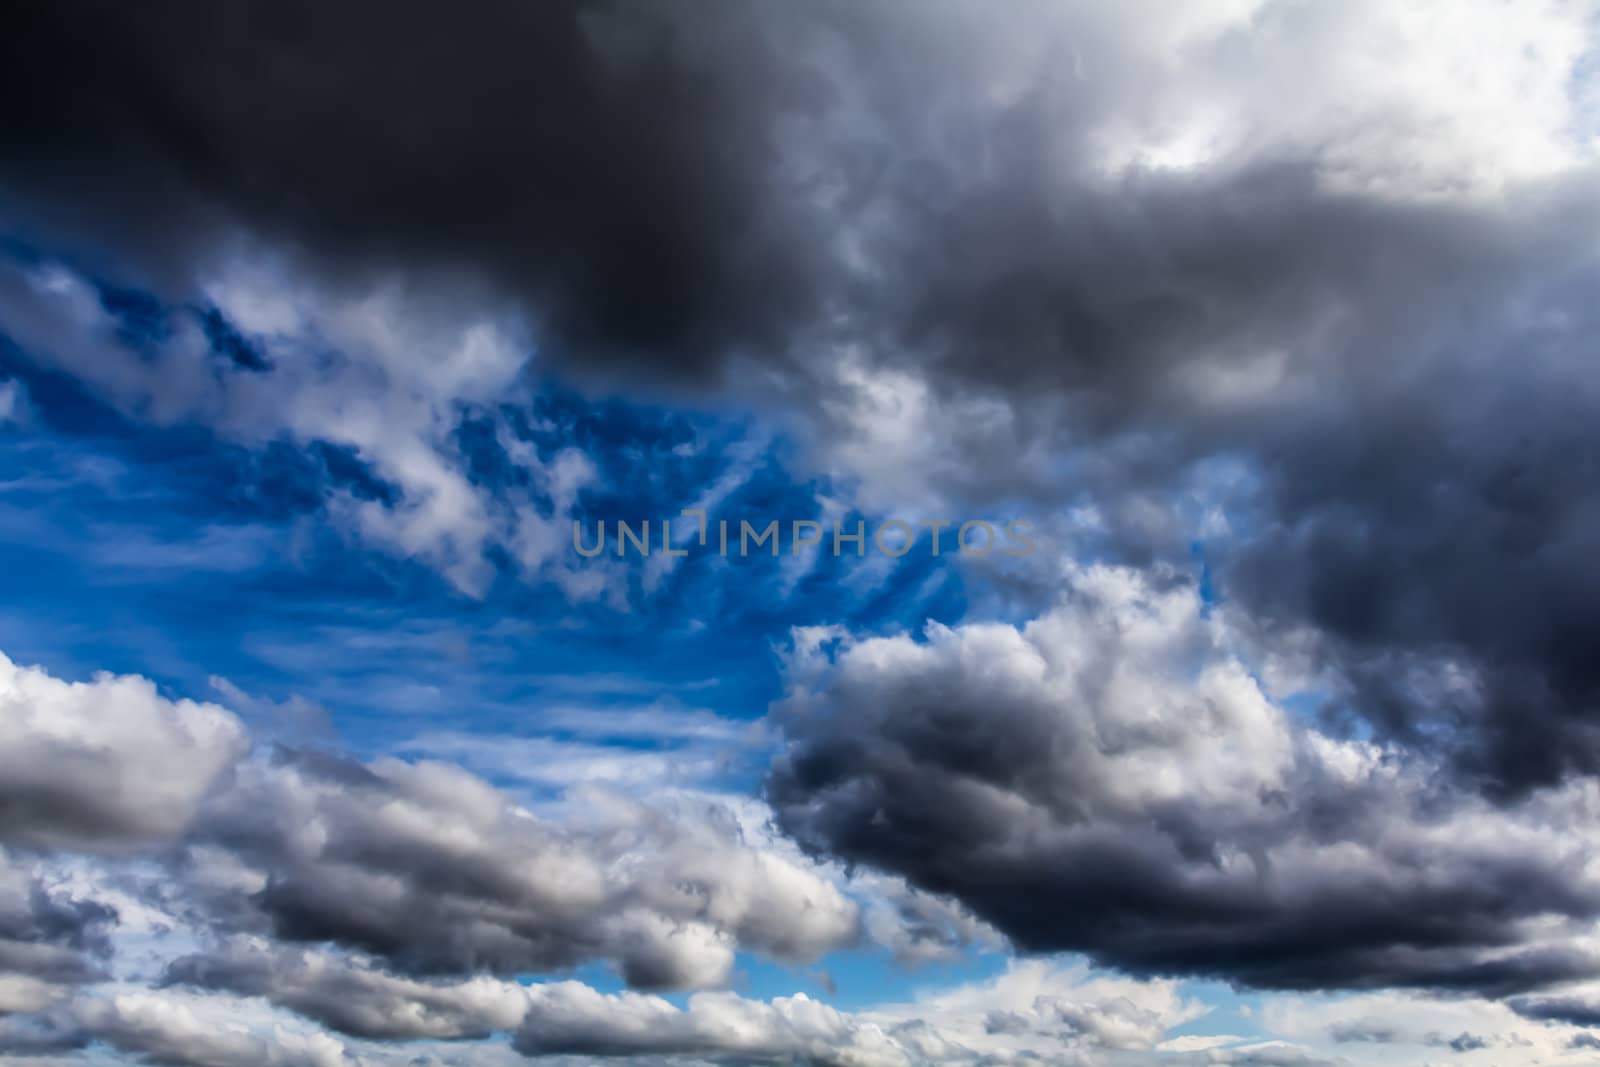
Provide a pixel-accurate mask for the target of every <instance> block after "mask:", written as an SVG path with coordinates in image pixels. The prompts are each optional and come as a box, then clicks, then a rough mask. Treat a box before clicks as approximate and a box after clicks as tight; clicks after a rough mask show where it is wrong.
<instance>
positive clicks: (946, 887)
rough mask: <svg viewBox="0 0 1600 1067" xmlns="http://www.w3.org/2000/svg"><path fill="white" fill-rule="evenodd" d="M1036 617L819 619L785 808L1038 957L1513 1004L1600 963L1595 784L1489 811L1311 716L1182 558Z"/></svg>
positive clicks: (806, 657) (785, 763)
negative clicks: (1592, 933) (1447, 992)
mask: <svg viewBox="0 0 1600 1067" xmlns="http://www.w3.org/2000/svg"><path fill="white" fill-rule="evenodd" d="M1065 585H1066V591H1065V592H1064V595H1063V599H1062V601H1061V602H1060V604H1059V605H1058V606H1057V607H1056V608H1055V609H1053V610H1052V611H1050V612H1047V613H1046V614H1044V615H1042V616H1040V617H1039V618H1037V619H1035V620H1033V621H1031V622H1029V623H1028V624H1027V625H1025V626H1023V627H1021V628H1014V627H1011V626H1008V625H999V624H970V625H965V626H961V627H957V628H955V629H947V628H943V627H937V626H935V627H932V628H931V629H930V632H929V634H928V635H927V638H926V639H925V640H923V641H914V640H912V639H910V638H881V639H867V640H863V641H860V642H853V641H851V640H849V639H845V640H844V642H843V644H842V645H841V646H839V647H837V648H833V647H830V646H829V645H828V644H827V643H826V642H822V643H819V641H818V640H817V639H816V637H814V636H812V635H807V634H805V633H801V634H800V635H798V636H797V638H796V649H795V652H794V654H793V655H792V657H791V661H790V666H789V671H790V678H791V682H790V685H791V691H790V693H789V695H788V697H787V698H786V700H785V703H784V704H783V705H782V706H781V707H780V709H779V715H780V716H781V720H782V722H783V723H784V727H785V729H786V731H787V732H788V735H789V737H790V739H791V740H790V745H789V748H788V751H787V753H786V754H785V755H784V756H783V757H782V758H781V759H780V760H779V761H778V762H777V764H776V765H775V767H774V770H773V773H772V775H771V777H770V779H769V782H768V795H769V799H770V801H771V803H772V805H773V807H774V809H775V810H776V811H777V813H778V817H779V820H780V822H781V823H782V824H783V825H784V826H785V827H786V828H788V829H789V830H790V831H791V832H793V833H794V834H795V835H796V836H797V837H798V838H799V839H800V840H801V841H803V842H806V843H807V844H809V845H811V846H812V847H814V848H816V849H818V850H820V851H822V852H825V853H827V854H830V855H834V856H838V857H841V858H843V859H845V860H847V861H849V862H854V863H862V864H866V865H869V866H871V867H875V868H878V869H882V870H886V871H888V872H891V873H893V874H896V875H900V876H903V877H905V878H906V879H907V880H908V881H910V882H911V884H912V885H914V886H917V887H918V888H920V889H923V890H926V891H929V892H934V893H940V894H949V895H951V896H953V897H955V898H956V899H958V900H959V901H961V902H962V903H963V904H965V905H966V906H967V907H969V908H970V909H971V910H972V911H973V912H974V913H975V914H976V915H977V916H978V917H979V918H981V919H984V920H986V921H988V922H990V923H992V924H993V925H994V926H995V927H996V928H998V929H999V930H1000V932H1002V933H1003V934H1005V935H1006V936H1007V937H1009V938H1010V939H1011V940H1012V941H1013V942H1014V943H1015V944H1017V945H1018V946H1019V947H1021V948H1024V949H1028V950H1033V951H1060V950H1070V951H1080V952H1086V953H1088V954H1090V955H1091V956H1092V957H1093V958H1095V959H1096V960H1098V961H1099V962H1101V963H1104V964H1108V965H1111V966H1116V967H1120V968H1124V969H1126V970H1129V971H1132V972H1135V973H1141V974H1201V975H1210V976H1217V977H1222V978H1226V979H1229V980H1232V981H1235V982H1239V983H1242V984H1247V985H1255V986H1263V987H1278V988H1301V989H1318V988H1371V987H1384V986H1396V985H1416V986H1428V987H1437V988H1448V989H1458V990H1463V991H1466V990H1473V991H1478V992H1482V993H1485V994H1487V995H1500V994H1504V993H1507V992H1515V991H1518V990H1527V989H1535V988H1538V987H1541V986H1545V985H1549V984H1550V983H1553V982H1559V981H1563V980H1568V979H1572V978H1577V977H1583V976H1589V975H1593V974H1595V973H1597V972H1600V960H1597V959H1596V958H1595V956H1594V955H1593V953H1592V952H1589V951H1587V950H1586V949H1584V948H1583V947H1582V946H1581V945H1576V944H1572V943H1571V942H1569V941H1566V940H1563V939H1562V938H1559V937H1551V936H1546V934H1545V933H1541V932H1540V924H1541V923H1542V922H1543V923H1550V924H1552V925H1550V926H1549V927H1547V928H1546V929H1547V930H1554V929H1565V930H1567V931H1568V933H1569V934H1570V935H1575V934H1576V933H1578V932H1580V931H1582V930H1585V929H1586V928H1587V925H1588V924H1589V923H1590V922H1592V921H1593V919H1594V918H1595V917H1596V916H1597V915H1600V884H1597V883H1596V882H1595V881H1594V879H1593V878H1592V876H1591V875H1590V874H1588V873H1587V872H1586V871H1585V869H1584V867H1583V865H1582V863H1581V862H1579V861H1578V859H1577V857H1578V856H1579V855H1580V854H1581V850H1582V849H1583V848H1585V847H1586V846H1584V845H1583V844H1582V843H1581V837H1582V835H1581V833H1580V832H1578V831H1577V830H1576V829H1575V827H1578V826H1581V825H1585V820H1586V819H1587V816H1585V815H1580V814H1578V813H1579V812H1584V811H1586V810H1587V805H1588V803H1589V802H1588V800H1587V799H1586V798H1587V797H1588V793H1587V792H1586V791H1585V790H1584V789H1583V788H1581V787H1577V786H1574V787H1573V788H1571V789H1569V790H1567V791H1565V792H1564V793H1561V794H1552V795H1549V796H1542V797H1540V798H1537V799H1534V800H1530V801H1527V802H1525V803H1524V804H1522V805H1520V806H1516V807H1512V808H1508V809H1506V810H1504V811H1500V810H1497V809H1496V808H1495V807H1494V806H1493V805H1491V804H1488V803H1487V802H1485V801H1484V800H1483V799H1482V798H1479V797H1477V796H1475V795H1474V794H1472V793H1471V792H1470V791H1461V790H1459V789H1457V788H1455V787H1453V786H1451V785H1450V783H1449V780H1448V777H1446V776H1443V775H1441V773H1440V770H1439V765H1438V764H1437V763H1431V762H1429V761H1427V760H1426V759H1423V758H1420V757H1416V756H1414V755H1412V754H1409V753H1407V752H1406V751H1405V750H1403V749H1396V748H1393V747H1384V746H1381V745H1379V744H1376V743H1373V742H1371V741H1352V740H1340V739H1338V738H1337V737H1335V736H1331V735H1328V734H1324V733H1321V732H1319V731H1317V730H1315V729H1311V728H1308V727H1307V726H1305V725H1304V724H1302V723H1299V722H1297V721H1296V719H1295V718H1294V717H1293V716H1291V715H1290V714H1289V713H1287V712H1285V711H1284V710H1283V709H1282V708H1280V707H1278V706H1277V705H1276V704H1274V703H1273V701H1272V700H1271V699H1269V697H1268V695H1267V694H1266V693H1265V692H1263V690H1262V689H1261V687H1260V684H1259V683H1258V682H1257V681H1256V680H1255V679H1254V678H1253V677H1252V676H1251V674H1250V673H1249V672H1248V671H1247V670H1246V668H1245V667H1244V665H1243V664H1242V662H1241V661H1240V660H1238V659H1237V658H1236V656H1235V653H1234V652H1233V651H1232V648H1231V645H1232V642H1233V638H1232V637H1231V636H1230V631H1229V629H1228V627H1227V625H1226V623H1225V622H1223V621H1222V617H1221V616H1219V615H1207V614H1206V612H1205V610H1204V605H1203V603H1202V601H1201V598H1200V596H1199V593H1198V591H1197V590H1196V589H1195V588H1194V587H1193V586H1192V585H1190V584H1189V583H1188V582H1187V581H1186V580H1184V579H1182V578H1179V577H1178V576H1176V575H1174V574H1172V573H1171V572H1165V573H1164V572H1162V571H1160V570H1157V571H1154V572H1141V571H1137V570H1132V569H1127V568H1116V567H1106V566H1099V567H1093V568H1084V569H1079V570H1077V571H1075V572H1072V573H1069V575H1068V577H1067V580H1066V583H1065Z"/></svg>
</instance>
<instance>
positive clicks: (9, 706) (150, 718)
mask: <svg viewBox="0 0 1600 1067" xmlns="http://www.w3.org/2000/svg"><path fill="white" fill-rule="evenodd" d="M247 745H248V739H247V737H246V735H245V731H244V729H243V727H241V726H240V724H239V722H238V720H237V719H235V718H234V717H233V715H232V714H230V713H229V712H227V711H226V710H224V709H223V708H221V707H218V706H217V705H215V704H198V703H195V702H193V701H189V700H179V701H171V700H167V699H166V698H164V697H162V696H161V695H160V694H159V693H158V692H157V691H156V687H155V685H154V684H152V683H151V682H150V681H149V680H148V679H144V678H138V677H128V676H123V677H116V676H112V675H104V674H103V675H99V676H97V677H96V678H95V679H94V680H93V681H91V682H82V683H69V682H64V681H62V680H60V679H58V678H54V677H51V676H50V675H49V674H47V673H45V672H44V671H43V670H40V669H39V668H37V667H20V666H18V665H17V664H15V663H13V662H11V660H9V659H7V658H6V657H5V656H4V655H0V841H5V842H9V843H12V844H26V845H68V846H74V847H80V848H81V847H91V848H92V847H95V846H98V845H104V846H107V847H111V848H117V847H126V846H128V845H129V844H134V845H137V844H138V843H140V842H144V841H152V840H155V841H159V840H162V839H168V838H172V837H175V836H177V835H179V834H181V833H182V832H183V831H184V829H185V828H186V827H187V826H188V824H189V823H190V821H191V820H192V819H193V818H194V816H195V812H196V810H197V809H198V807H199V805H200V802H201V800H202V798H203V797H204V796H205V793H206V791H207V790H208V789H209V788H210V786H211V785H212V783H213V782H214V781H216V780H217V778H218V777H219V776H220V775H221V774H222V773H223V771H224V770H226V769H227V768H228V767H229V766H230V765H231V764H232V763H233V762H234V760H236V759H237V758H238V757H239V756H241V755H242V754H243V753H244V751H245V749H246V747H247Z"/></svg>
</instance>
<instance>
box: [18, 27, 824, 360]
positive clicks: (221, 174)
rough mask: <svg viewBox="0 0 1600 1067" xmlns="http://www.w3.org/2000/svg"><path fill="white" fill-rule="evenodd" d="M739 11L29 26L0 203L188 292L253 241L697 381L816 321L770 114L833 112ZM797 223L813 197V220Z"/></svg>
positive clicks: (31, 224)
mask: <svg viewBox="0 0 1600 1067" xmlns="http://www.w3.org/2000/svg"><path fill="white" fill-rule="evenodd" d="M752 14H753V11H752V8H751V6H750V5H744V4H726V5H721V6H719V8H718V11H717V18H716V19H714V20H710V21H707V20H704V19H702V18H701V17H700V16H701V11H700V10H699V9H698V8H697V7H696V6H695V5H691V4H682V3H667V4H653V5H649V6H640V5H614V6H613V5H606V4H600V3H569V2H556V3H541V4H513V5H506V4H496V3H488V2H477V0H473V2H469V3H466V4H463V5H458V6H456V7H454V8H452V10H451V13H450V17H449V18H440V17H438V11H437V9H436V8H433V7H432V6H430V5H427V4H421V3H399V4H395V3H360V4H353V5H341V6H339V7H338V8H335V9H330V8H328V7H327V6H326V5H321V4H315V3H290V4H265V3H262V4H256V3H250V4H240V5H229V6H227V7H218V6H216V5H212V4H205V3H177V4H170V5H161V6H160V7H152V8H146V9H140V8H136V7H131V6H129V5H125V4H117V3H98V2H93V0H89V2H82V3H67V4H59V5H57V4H28V5H24V6H23V7H21V8H15V9H12V10H11V11H9V12H7V14H6V16H5V27H4V32H3V33H0V42H3V43H0V72H3V73H0V100H3V101H4V104H0V109H3V110H0V129H3V130H4V135H3V142H0V144H3V148H0V156H3V158H4V162H3V164H0V187H3V188H5V189H6V190H7V192H8V193H10V194H11V195H12V196H14V197H17V198H18V199H19V200H20V202H21V203H23V204H26V205H28V207H29V209H30V214H28V215H24V216H23V217H22V218H21V219H20V220H19V219H17V218H15V217H13V218H11V219H10V220H8V221H9V222H10V223H11V224H12V225H14V226H15V225H17V224H19V223H21V224H22V228H23V231H24V234H25V235H27V234H28V233H29V232H30V231H43V232H42V233H40V234H39V235H40V236H51V235H55V236H59V234H60V233H61V232H63V231H64V232H67V233H71V234H73V235H74V236H75V237H77V238H79V239H81V240H84V241H86V242H88V243H89V244H91V245H98V246H100V247H101V248H104V246H106V245H107V244H110V245H111V246H112V249H111V250H112V251H113V252H115V253H121V254H123V256H124V258H126V257H127V256H128V255H129V254H131V255H132V257H133V258H134V259H135V261H136V264H135V265H138V266H143V267H145V268H150V267H152V266H155V267H158V268H160V269H161V270H162V272H163V273H164V274H165V276H166V277H168V278H169V279H172V280H174V281H182V280H185V279H186V277H187V276H189V275H190V274H191V272H192V270H193V269H194V259H195V258H197V257H198V258H203V257H204V256H205V255H207V254H208V253H210V252H214V251H216V249H217V246H218V244H219V243H221V242H225V241H226V239H227V236H228V231H229V230H230V229H231V228H234V227H239V228H243V229H247V230H249V231H252V232H255V233H258V234H262V235H265V236H267V237H269V238H274V239H281V240H285V241H287V242H288V243H289V244H291V245H296V246H299V247H301V248H303V249H305V250H307V251H309V252H310V253H311V254H312V255H313V257H315V258H317V259H319V260H321V261H323V262H324V263H325V264H327V265H329V266H332V267H334V268H336V269H340V270H344V269H365V268H373V269H376V270H380V271H387V270H395V269H402V270H409V269H413V268H415V269H417V270H420V271H427V270H430V269H439V270H453V269H460V270H464V271H466V272H468V273H471V274H476V275H480V276H487V277H488V278H489V279H490V280H492V281H493V282H495V283H498V284H500V285H502V286H504V287H505V288H506V289H507V290H509V292H510V294H511V295H513V296H514V297H516V298H518V299H522V300H526V301H527V302H528V303H529V304H530V305H532V306H533V307H534V308H536V309H537V312H538V314H539V315H540V316H541V318H542V319H543V321H544V322H545V323H546V324H547V326H548V328H549V333H548V336H549V337H550V338H551V343H552V348H553V349H554V350H555V353H556V354H562V353H565V354H568V355H569V356H570V357H571V358H573V359H577V360H580V361H581V360H585V359H596V360H600V361H605V360H612V361H620V362H622V363H625V364H627V363H630V362H632V361H638V363H637V366H638V367H639V368H640V369H645V368H646V367H647V364H646V362H645V360H646V357H648V358H649V359H652V360H656V361H664V362H665V363H670V364H672V365H674V366H675V367H676V372H678V373H684V374H690V375H695V374H698V373H701V372H706V371H708V370H709V369H711V368H712V367H713V366H714V364H715V363H716V361H717V360H718V359H719V358H720V356H721V355H722V353H723V352H724V351H725V350H726V349H727V348H728V347H729V346H731V345H735V344H744V343H754V342H756V341H762V342H767V343H772V342H777V341H781V337H779V336H777V335H776V334H775V333H774V332H773V331H774V328H775V326H776V325H777V324H779V323H782V322H786V321H789V320H791V319H793V318H796V317H799V316H802V315H804V314H805V313H806V307H805V304H806V297H807V294H806V282H805V280H804V278H803V276H802V273H803V272H802V270H801V263H802V261H803V260H804V258H805V253H804V247H805V244H806V238H805V237H804V235H803V231H800V230H797V229H796V227H795V225H794V220H792V219H790V218H789V217H788V213H787V209H786V206H785V205H786V203H787V202H788V201H789V199H791V194H792V191H790V190H786V189H784V188H783V187H782V185H781V182H782V181H783V180H784V179H783V176H782V175H781V174H780V173H779V170H778V168H777V156H776V153H777V148H778V146H777V144H776V143H775V130H774V129H773V128H772V126H771V120H772V118H773V116H774V115H775V114H776V113H778V112H781V111H786V110H789V109H804V108H807V107H809V106H810V104H811V101H812V98H813V97H814V96H815V95H816V93H817V92H818V91H819V86H818V84H817V83H816V81H815V79H812V78H809V77H808V76H807V75H806V72H805V71H804V69H801V68H798V67H796V66H793V65H791V64H788V63H786V62H783V61H781V60H780V58H779V56H780V52H781V50H783V49H784V48H786V47H788V45H789V44H790V43H792V42H785V41H781V40H774V39H772V38H771V36H770V35H769V34H767V33H766V32H765V31H764V30H763V28H762V27H760V26H759V25H757V24H756V22H755V21H754V19H753V18H752ZM796 202H798V200H797V199H796Z"/></svg>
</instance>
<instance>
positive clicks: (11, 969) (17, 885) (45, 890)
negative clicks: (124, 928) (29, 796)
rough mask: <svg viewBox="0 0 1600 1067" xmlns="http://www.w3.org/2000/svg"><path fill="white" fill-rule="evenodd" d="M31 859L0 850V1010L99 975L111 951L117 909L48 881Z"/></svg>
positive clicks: (28, 1004)
mask: <svg viewBox="0 0 1600 1067" xmlns="http://www.w3.org/2000/svg"><path fill="white" fill-rule="evenodd" d="M33 859H34V857H31V856H28V855H26V854H24V855H17V854H12V853H7V852H5V851H4V850H0V1015H4V1014H6V1013H8V1012H17V1011H24V1010H32V1009H35V1008H37V1007H39V1006H42V1005H44V1004H47V1003H48V1002H49V1001H51V1000H53V999H54V998H55V997H56V996H57V995H58V994H57V991H56V989H55V988H54V987H71V986H74V985H77V984H80V983H83V982H90V981H94V980H96V979H98V978H100V977H102V976H103V975H104V964H105V960H106V958H107V957H108V956H109V955H110V952H111V940H110V935H111V932H112V931H113V930H114V928H115V926H116V923H117V913H116V910H115V909H114V908H112V907H110V906H108V905H107V904H105V903H103V902H101V901H98V900H93V899H84V898H82V897H80V896H76V895H74V894H73V893H72V892H71V890H69V889H67V888H64V887H61V886H54V885H51V884H48V883H47V882H46V881H45V880H44V879H43V878H42V877H40V876H39V875H38V874H36V873H35V872H34V869H33V868H34V866H35V863H34V862H33ZM8 978H9V979H11V981H10V982H7V981H6V980H7V979H8Z"/></svg>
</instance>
